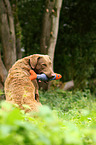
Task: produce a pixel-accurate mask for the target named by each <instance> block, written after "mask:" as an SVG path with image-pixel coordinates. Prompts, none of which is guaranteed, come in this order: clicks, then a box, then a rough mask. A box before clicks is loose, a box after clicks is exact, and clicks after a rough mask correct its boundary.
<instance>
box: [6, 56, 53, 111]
mask: <svg viewBox="0 0 96 145" xmlns="http://www.w3.org/2000/svg"><path fill="white" fill-rule="evenodd" d="M31 69H34V71H35V72H36V73H37V74H41V73H45V74H46V75H47V76H48V77H49V78H51V77H52V76H53V75H54V72H53V70H52V63H51V59H50V57H49V56H48V55H39V54H34V55H31V56H28V57H25V58H23V59H20V60H18V61H17V62H16V63H15V64H14V65H13V66H12V68H11V69H10V70H9V73H8V76H7V79H6V81H5V95H6V100H7V101H9V102H11V103H15V104H18V105H19V106H20V108H21V109H24V107H23V106H24V104H27V105H29V107H30V109H26V112H28V111H31V110H34V111H37V110H38V109H37V108H38V106H39V105H41V103H40V102H39V97H38V96H39V94H38V84H37V81H36V80H33V81H31V80H30V79H29V76H30V72H29V71H30V70H31ZM35 96H36V97H35Z"/></svg>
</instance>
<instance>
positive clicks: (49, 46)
mask: <svg viewBox="0 0 96 145" xmlns="http://www.w3.org/2000/svg"><path fill="white" fill-rule="evenodd" d="M61 6H62V0H46V2H45V13H44V17H43V25H42V34H41V43H40V48H41V53H43V54H48V55H49V56H50V57H51V60H52V65H53V61H54V52H55V46H56V41H57V35H58V27H59V17H60V10H61ZM52 67H53V66H52ZM39 86H40V88H43V89H44V90H47V89H48V88H49V86H50V83H48V84H45V83H43V82H42V83H41V84H40V85H39Z"/></svg>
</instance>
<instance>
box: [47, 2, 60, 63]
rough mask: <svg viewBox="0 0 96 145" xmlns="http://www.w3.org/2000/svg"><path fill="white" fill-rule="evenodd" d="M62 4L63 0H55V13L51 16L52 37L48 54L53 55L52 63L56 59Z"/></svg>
mask: <svg viewBox="0 0 96 145" xmlns="http://www.w3.org/2000/svg"><path fill="white" fill-rule="evenodd" d="M61 5H62V0H55V7H54V9H53V15H52V18H51V19H52V27H51V37H50V41H49V47H48V55H49V56H50V57H51V60H52V64H53V61H54V53H55V46H56V41H57V35H58V28H59V17H60V10H61Z"/></svg>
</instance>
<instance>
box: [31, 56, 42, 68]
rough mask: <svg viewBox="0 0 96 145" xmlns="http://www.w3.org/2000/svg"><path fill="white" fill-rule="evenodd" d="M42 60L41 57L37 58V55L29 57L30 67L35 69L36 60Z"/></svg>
mask: <svg viewBox="0 0 96 145" xmlns="http://www.w3.org/2000/svg"><path fill="white" fill-rule="evenodd" d="M40 58H42V56H39V55H33V56H31V57H30V65H31V67H32V68H33V69H35V67H36V65H37V63H38V60H39V59H40Z"/></svg>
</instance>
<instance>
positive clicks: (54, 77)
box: [29, 70, 62, 82]
mask: <svg viewBox="0 0 96 145" xmlns="http://www.w3.org/2000/svg"><path fill="white" fill-rule="evenodd" d="M30 74H31V76H30V77H29V78H30V80H34V79H37V80H38V81H39V80H40V81H44V82H49V81H51V80H58V79H60V78H61V77H62V76H61V75H60V74H57V73H54V74H52V75H51V77H48V76H47V75H46V74H44V73H41V74H36V73H35V72H34V71H33V70H30Z"/></svg>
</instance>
